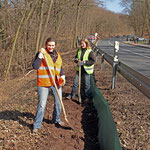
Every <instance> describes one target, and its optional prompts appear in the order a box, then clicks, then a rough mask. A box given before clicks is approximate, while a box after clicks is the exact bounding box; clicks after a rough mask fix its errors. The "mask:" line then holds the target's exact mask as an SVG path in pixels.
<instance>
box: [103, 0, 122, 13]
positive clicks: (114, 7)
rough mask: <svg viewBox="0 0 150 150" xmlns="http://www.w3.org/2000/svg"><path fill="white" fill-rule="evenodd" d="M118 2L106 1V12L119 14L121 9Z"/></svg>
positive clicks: (117, 0)
mask: <svg viewBox="0 0 150 150" xmlns="http://www.w3.org/2000/svg"><path fill="white" fill-rule="evenodd" d="M119 2H120V0H112V1H111V0H106V1H105V4H106V8H107V9H108V10H111V11H113V12H115V13H121V11H122V9H123V8H122V7H121V6H120V5H119Z"/></svg>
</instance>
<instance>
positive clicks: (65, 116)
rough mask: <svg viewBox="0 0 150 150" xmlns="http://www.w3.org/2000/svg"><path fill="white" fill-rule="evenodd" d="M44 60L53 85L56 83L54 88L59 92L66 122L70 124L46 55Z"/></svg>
mask: <svg viewBox="0 0 150 150" xmlns="http://www.w3.org/2000/svg"><path fill="white" fill-rule="evenodd" d="M44 58H45V60H46V64H47V67H48V69H49V72H50V75H51V77H52V80H53V83H54V86H55V89H56V92H57V95H58V98H59V101H60V104H61V106H62V110H63V113H64V117H65V120H66V122H67V123H68V119H67V116H66V111H65V108H64V105H63V102H62V99H61V97H60V94H59V91H58V88H57V85H56V82H55V80H54V78H53V76H52V72H51V69H50V66H49V64H48V61H47V58H46V56H45V55H44Z"/></svg>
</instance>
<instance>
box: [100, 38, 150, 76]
mask: <svg viewBox="0 0 150 150" xmlns="http://www.w3.org/2000/svg"><path fill="white" fill-rule="evenodd" d="M115 41H118V39H108V40H100V41H98V42H97V47H98V48H101V50H103V51H105V52H106V53H107V54H109V55H111V56H113V55H114V42H115ZM118 42H119V41H118ZM119 61H120V62H122V63H124V64H126V65H128V66H129V67H131V68H132V69H134V70H136V71H137V72H140V73H141V74H143V75H144V76H146V77H148V78H150V48H147V47H141V46H137V45H136V46H135V45H129V44H125V43H122V42H119Z"/></svg>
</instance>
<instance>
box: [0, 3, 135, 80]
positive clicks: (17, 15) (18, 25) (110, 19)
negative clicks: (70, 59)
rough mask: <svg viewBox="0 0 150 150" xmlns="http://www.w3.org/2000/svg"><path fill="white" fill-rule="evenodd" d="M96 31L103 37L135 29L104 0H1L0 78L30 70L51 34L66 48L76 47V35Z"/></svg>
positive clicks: (60, 47)
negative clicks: (111, 9) (109, 7)
mask: <svg viewBox="0 0 150 150" xmlns="http://www.w3.org/2000/svg"><path fill="white" fill-rule="evenodd" d="M124 3H125V2H124ZM95 32H97V33H98V36H99V39H103V38H108V37H114V36H116V35H123V34H133V33H134V30H133V26H131V22H130V16H129V15H125V14H115V13H113V12H111V11H108V10H106V9H105V8H104V7H103V1H102V0H74V1H73V0H61V1H60V0H0V50H1V53H0V57H1V59H0V70H1V71H0V78H1V80H7V79H12V78H15V77H17V76H20V75H24V74H25V73H27V72H28V71H29V70H31V69H32V65H31V64H32V61H33V59H34V57H35V54H36V52H37V51H38V49H39V48H40V47H44V46H45V40H46V38H48V37H50V36H51V37H56V38H57V40H58V43H59V44H58V48H59V49H61V50H62V51H63V50H71V49H74V48H76V39H77V36H79V37H87V36H88V35H90V34H94V33H95Z"/></svg>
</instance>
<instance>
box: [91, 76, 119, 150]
mask: <svg viewBox="0 0 150 150" xmlns="http://www.w3.org/2000/svg"><path fill="white" fill-rule="evenodd" d="M91 91H92V94H93V103H94V106H95V108H96V110H97V114H98V141H99V145H100V150H121V149H122V148H121V145H120V140H119V136H118V133H117V130H116V125H115V122H114V120H113V117H112V113H111V112H110V108H109V105H108V103H107V101H106V100H105V98H104V97H103V95H102V94H101V92H100V91H99V90H98V88H97V87H96V84H95V81H94V78H93V77H92V76H91Z"/></svg>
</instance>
